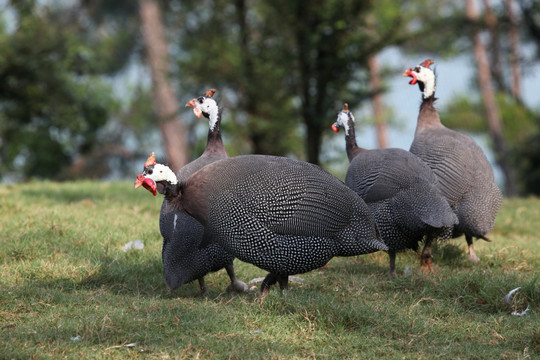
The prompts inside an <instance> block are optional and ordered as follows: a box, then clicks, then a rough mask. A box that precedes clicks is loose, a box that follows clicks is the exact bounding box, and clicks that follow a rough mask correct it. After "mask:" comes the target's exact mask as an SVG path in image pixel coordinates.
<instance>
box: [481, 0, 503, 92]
mask: <svg viewBox="0 0 540 360" xmlns="http://www.w3.org/2000/svg"><path fill="white" fill-rule="evenodd" d="M482 2H483V4H484V11H485V15H484V18H485V22H486V26H487V29H488V31H489V37H490V46H489V51H490V55H491V62H490V63H491V73H492V74H493V80H494V81H495V84H496V85H497V88H498V90H499V91H504V92H507V91H508V86H506V83H505V81H504V80H505V76H504V72H503V66H502V60H501V37H500V31H499V19H498V18H497V14H495V11H493V9H492V8H491V6H490V4H489V0H482Z"/></svg>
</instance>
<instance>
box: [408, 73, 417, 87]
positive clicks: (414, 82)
mask: <svg viewBox="0 0 540 360" xmlns="http://www.w3.org/2000/svg"><path fill="white" fill-rule="evenodd" d="M409 76H410V77H412V80H411V81H409V84H410V85H414V84H416V81H417V79H416V75H415V74H414V73H413V72H410V73H409Z"/></svg>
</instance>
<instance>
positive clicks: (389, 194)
mask: <svg viewBox="0 0 540 360" xmlns="http://www.w3.org/2000/svg"><path fill="white" fill-rule="evenodd" d="M432 64H433V60H425V61H424V62H422V63H421V64H419V65H417V66H415V67H413V68H409V69H408V70H406V71H405V72H404V73H403V76H407V77H411V78H412V80H410V82H409V84H411V85H415V84H418V85H419V88H420V91H421V93H422V103H421V106H420V111H419V115H418V120H417V127H416V131H415V136H414V140H413V143H412V145H411V148H410V151H406V150H403V149H373V150H368V149H364V148H361V147H359V146H358V145H357V143H356V138H355V129H354V121H355V119H354V116H353V114H352V112H351V111H349V109H348V106H347V104H345V105H344V106H343V109H342V110H341V111H340V112H339V113H338V115H337V119H336V122H335V123H334V124H333V125H332V129H333V130H334V131H336V132H338V131H339V129H340V128H343V130H344V132H345V144H346V151H347V155H348V158H349V161H350V165H349V168H348V170H347V175H346V179H345V183H343V182H342V181H341V180H339V179H338V178H336V177H335V176H333V175H332V174H330V173H329V172H327V171H326V170H324V169H322V168H321V167H319V166H317V165H314V164H310V163H307V162H303V161H299V160H293V159H289V158H286V157H277V156H268V155H243V156H236V157H231V158H230V157H229V156H228V155H227V152H226V150H225V148H224V146H223V142H222V139H221V132H220V121H221V112H222V109H221V108H220V107H219V106H218V104H217V103H216V101H215V100H214V99H213V98H212V97H213V95H214V92H215V90H209V91H207V92H206V93H205V94H204V95H203V96H200V97H198V98H195V99H193V100H191V101H189V102H188V103H187V104H186V106H189V107H192V108H193V113H194V114H195V115H196V116H197V117H198V118H200V117H201V116H202V115H203V116H204V117H206V118H208V120H209V131H208V140H207V145H206V149H205V151H204V153H203V154H202V155H201V156H200V157H199V158H198V159H196V160H194V161H192V162H191V163H189V164H187V165H186V166H184V167H182V168H181V169H180V170H179V171H178V172H177V173H176V174H175V173H174V172H173V171H172V170H171V169H170V168H169V167H168V166H166V165H164V164H160V163H157V162H156V159H155V156H154V153H152V155H150V157H149V158H148V159H147V161H146V163H145V164H144V170H143V172H142V173H141V174H139V175H138V176H137V180H136V181H135V187H136V188H137V187H140V186H143V187H144V188H146V189H147V190H149V191H150V192H152V193H153V194H154V195H156V193H157V192H159V193H160V194H162V195H163V196H164V201H163V205H162V208H161V213H160V220H159V227H160V232H161V235H162V237H163V249H162V261H163V273H164V277H165V282H166V283H167V286H168V287H169V288H170V289H171V290H174V289H176V288H178V287H179V286H182V285H183V284H186V283H188V282H191V281H194V280H198V281H199V285H200V289H201V292H202V293H206V291H207V288H206V285H205V282H204V276H205V275H206V274H208V273H209V272H212V271H217V270H220V269H223V268H225V269H226V271H227V273H228V275H229V277H230V279H231V283H230V285H229V286H228V287H227V290H228V291H237V292H242V291H246V290H247V285H246V284H245V283H244V282H242V281H240V280H239V279H238V278H237V277H236V274H235V272H234V268H233V260H234V259H235V258H238V259H240V260H242V261H245V262H248V263H251V264H253V265H255V266H257V267H259V268H261V269H264V270H266V271H268V275H267V276H266V277H265V278H264V280H263V282H262V285H261V288H260V298H262V296H264V295H265V294H266V293H267V292H268V290H269V288H270V287H271V286H272V285H273V284H275V283H278V284H279V286H280V288H281V289H285V288H286V287H287V285H288V279H289V275H294V274H300V273H305V272H308V271H311V270H313V269H316V268H320V267H322V266H324V265H325V264H327V263H328V261H330V259H332V258H333V257H335V256H356V255H361V254H368V253H372V252H375V251H380V250H382V251H386V252H387V253H388V255H389V261H390V266H389V273H390V275H391V276H395V274H396V267H395V259H396V253H398V252H401V251H405V250H407V249H413V250H416V251H417V250H418V249H419V245H423V248H422V250H421V255H420V268H421V269H422V270H423V271H431V272H433V268H432V264H431V258H432V255H431V245H432V244H433V242H434V241H439V240H447V239H451V238H456V237H459V236H461V235H465V239H466V241H467V244H468V258H469V260H471V261H473V262H477V261H479V259H478V257H477V255H476V253H475V250H474V244H473V238H477V239H483V240H486V241H489V239H488V238H487V237H486V235H487V234H488V233H489V232H491V231H492V229H493V226H494V222H495V217H496V215H497V212H498V210H499V208H500V206H501V202H502V195H501V192H500V190H499V188H498V187H497V186H496V184H495V182H494V177H493V170H492V168H491V165H490V164H489V162H488V160H487V159H486V156H485V154H484V153H483V151H482V150H481V149H480V147H479V146H478V145H477V144H476V143H475V142H474V141H473V140H472V139H471V138H470V137H469V136H467V135H465V134H463V133H460V132H457V131H454V130H451V129H448V128H446V127H445V126H444V125H442V124H441V121H440V119H439V116H438V114H437V111H436V109H435V107H434V102H435V100H436V98H435V85H436V84H435V74H434V72H433V70H432V69H431V68H430V66H431V65H432Z"/></svg>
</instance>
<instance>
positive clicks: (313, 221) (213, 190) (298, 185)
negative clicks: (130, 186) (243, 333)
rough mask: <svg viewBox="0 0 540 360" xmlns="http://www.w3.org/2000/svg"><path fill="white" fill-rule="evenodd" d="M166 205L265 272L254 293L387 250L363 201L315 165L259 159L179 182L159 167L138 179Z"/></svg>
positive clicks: (212, 168) (219, 165) (228, 163)
mask: <svg viewBox="0 0 540 360" xmlns="http://www.w3.org/2000/svg"><path fill="white" fill-rule="evenodd" d="M135 185H136V187H137V186H140V185H143V186H144V187H145V188H146V189H148V190H149V191H150V192H152V193H154V194H155V191H156V189H157V190H158V191H159V192H160V193H162V194H164V196H165V198H166V199H167V201H168V203H169V206H171V207H172V208H173V209H175V210H182V211H184V212H186V213H187V214H189V215H191V216H193V217H194V218H196V219H197V220H199V222H200V223H201V224H203V225H204V226H205V227H206V229H207V230H208V231H209V232H210V233H211V234H212V235H213V236H214V237H215V239H216V240H217V241H218V243H219V244H220V245H221V246H223V248H225V250H227V251H228V252H230V253H231V254H233V255H234V256H235V257H237V258H238V259H240V260H242V261H245V262H248V263H251V264H253V265H255V266H258V267H260V268H261V269H264V270H266V271H268V272H269V274H268V275H267V276H266V278H265V279H264V280H263V283H262V285H261V296H262V295H264V294H266V292H267V291H268V289H269V287H270V286H271V285H272V284H275V283H276V282H278V283H279V285H280V288H281V289H285V288H286V287H287V284H288V276H289V275H293V274H300V273H305V272H308V271H310V270H313V269H316V268H319V267H321V266H324V265H325V264H326V263H327V262H328V261H330V259H331V258H332V257H334V256H353V255H360V254H367V253H371V252H375V251H378V250H388V247H387V246H386V245H385V244H384V243H383V242H382V240H381V238H380V235H379V231H378V229H377V225H376V223H375V219H374V218H373V215H372V214H371V212H370V211H369V209H368V207H367V205H366V204H365V202H364V201H363V200H362V199H361V198H360V197H359V196H357V195H356V194H355V193H354V191H352V190H351V189H349V188H348V187H347V186H346V185H345V184H344V183H343V182H341V181H340V180H339V179H338V178H336V177H335V176H333V175H331V174H330V173H329V172H327V171H326V170H324V169H322V168H321V167H319V166H316V165H313V164H310V163H306V162H302V161H298V160H293V159H288V158H283V157H276V156H266V155H244V156H237V157H234V158H228V159H224V160H220V161H216V162H214V163H212V164H209V165H207V166H205V167H204V168H202V169H201V170H199V171H197V172H196V173H195V174H193V175H192V176H191V177H190V178H189V179H187V180H186V181H184V182H181V183H179V182H178V181H177V178H176V176H175V175H174V173H173V172H172V171H171V170H170V169H169V168H168V167H167V166H165V165H162V164H155V165H149V166H146V167H145V169H144V171H143V173H142V174H139V175H138V176H137V180H136V182H135Z"/></svg>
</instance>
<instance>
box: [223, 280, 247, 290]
mask: <svg viewBox="0 0 540 360" xmlns="http://www.w3.org/2000/svg"><path fill="white" fill-rule="evenodd" d="M248 289H249V287H248V286H247V284H246V283H245V282H243V281H240V280H235V281H233V282H231V283H230V284H229V286H227V292H229V293H230V292H237V293H243V292H246V291H248Z"/></svg>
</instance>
